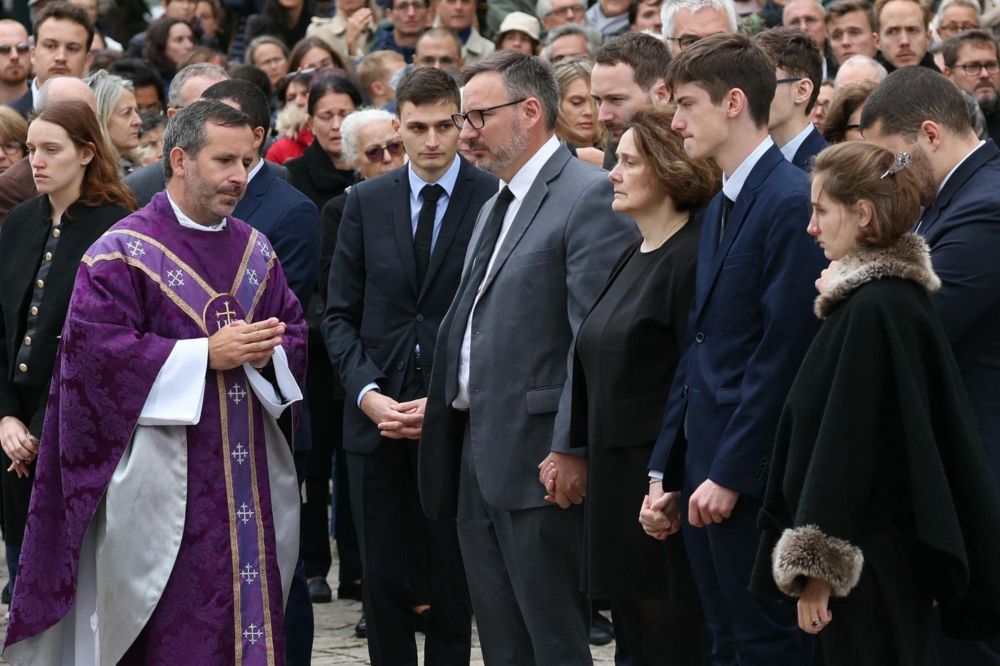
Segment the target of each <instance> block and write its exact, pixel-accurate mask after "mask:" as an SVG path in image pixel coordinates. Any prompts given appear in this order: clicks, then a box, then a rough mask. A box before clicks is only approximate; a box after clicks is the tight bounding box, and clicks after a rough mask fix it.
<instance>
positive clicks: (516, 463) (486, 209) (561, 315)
mask: <svg viewBox="0 0 1000 666" xmlns="http://www.w3.org/2000/svg"><path fill="white" fill-rule="evenodd" d="M611 199H612V189H611V184H610V183H609V182H608V179H607V172H605V171H603V170H602V169H598V168H595V167H593V166H590V165H588V164H585V163H584V162H581V161H580V160H578V159H576V158H574V157H572V156H571V155H570V153H569V151H567V150H566V148H565V147H562V146H560V147H559V149H558V150H557V151H556V153H555V154H554V155H553V156H552V157H551V158H550V159H549V161H548V162H546V164H545V166H543V167H542V170H541V172H540V173H539V175H538V177H537V178H536V180H535V182H534V184H533V185H532V186H531V189H530V190H529V191H528V194H527V196H526V197H525V200H524V202H523V203H522V205H521V207H520V209H519V210H518V212H517V215H516V216H515V218H514V220H513V222H512V224H511V227H510V230H509V231H508V233H507V236H506V237H505V238H504V240H503V243H502V244H501V246H500V249H499V251H498V253H497V257H496V260H495V261H494V264H493V267H492V269H491V271H490V273H489V275H487V276H486V278H485V286H484V289H483V294H482V296H481V297H480V300H479V303H478V304H477V305H476V308H475V310H474V311H473V315H472V331H473V335H472V349H471V366H470V372H469V398H470V409H469V412H468V413H467V414H466V413H464V412H459V411H457V410H455V409H453V408H452V407H451V404H452V402H453V401H454V400H455V396H456V395H457V394H458V364H459V354H460V350H461V346H462V338H463V336H464V333H465V327H466V321H457V320H456V319H455V318H454V314H455V309H456V307H457V304H458V303H460V302H461V300H462V296H463V294H464V293H466V292H467V291H468V290H473V291H474V290H476V289H477V288H478V285H475V284H470V283H469V273H470V268H471V265H470V264H471V259H472V257H474V256H475V253H476V248H477V247H478V245H479V239H480V235H481V233H482V228H483V225H484V224H485V222H486V220H488V219H489V216H490V214H491V213H492V211H493V206H494V204H495V202H496V197H495V196H494V197H493V198H492V199H490V200H489V201H488V202H487V203H486V204H485V205H484V206H483V209H482V211H480V214H479V219H478V220H477V222H476V229H475V231H474V232H473V235H472V239H471V240H470V242H469V250H468V253H467V254H466V260H465V266H464V268H463V271H462V281H461V283H460V284H459V287H458V292H457V293H456V295H455V300H454V301H453V302H452V306H451V308H450V309H449V311H448V314H447V315H445V318H444V320H443V321H442V323H441V328H440V330H439V333H438V338H437V347H436V351H435V357H436V358H437V359H438V360H437V362H436V363H435V364H434V367H433V371H432V376H431V383H430V389H429V393H428V399H427V407H426V413H425V416H424V426H423V436H422V438H421V440H420V459H419V479H420V497H421V501H422V503H423V506H424V511H425V512H426V513H427V515H429V516H430V517H432V518H438V519H450V518H454V517H455V511H456V503H457V497H458V475H459V461H460V459H461V453H462V437H463V432H464V427H465V423H466V418H468V419H470V427H471V437H472V440H471V441H472V451H471V454H472V457H473V461H474V466H475V469H476V478H477V480H478V482H479V486H480V488H481V489H482V493H483V496H484V497H485V498H486V501H487V502H489V503H490V504H491V505H493V506H494V507H496V508H499V509H502V510H515V509H527V508H532V507H539V506H546V502H545V501H544V495H545V493H544V490H543V488H542V487H541V486H540V485H539V483H538V469H537V465H538V463H539V462H541V461H542V459H543V458H544V457H545V456H546V455H548V453H549V451H552V450H555V451H568V450H569V421H570V399H571V391H570V390H569V383H568V382H567V368H568V367H569V362H570V360H571V352H572V347H571V343H572V341H573V336H574V335H575V334H576V330H577V328H578V327H579V325H580V323H581V322H582V321H583V318H584V317H585V316H586V314H587V312H588V311H589V310H590V307H591V306H592V305H593V303H594V301H595V300H596V298H597V296H598V295H599V294H600V292H601V290H602V289H603V288H604V286H605V283H606V282H607V279H608V276H609V274H610V272H611V269H612V267H613V266H614V264H615V262H616V261H617V260H618V259H619V258H620V256H621V254H622V252H624V250H625V248H626V247H627V246H628V245H629V244H630V243H631V242H632V241H633V240H635V239H637V238H638V231H637V229H636V227H635V224H634V223H633V222H632V221H631V220H629V219H627V218H624V217H621V216H618V215H616V214H614V213H613V212H612V211H611Z"/></svg>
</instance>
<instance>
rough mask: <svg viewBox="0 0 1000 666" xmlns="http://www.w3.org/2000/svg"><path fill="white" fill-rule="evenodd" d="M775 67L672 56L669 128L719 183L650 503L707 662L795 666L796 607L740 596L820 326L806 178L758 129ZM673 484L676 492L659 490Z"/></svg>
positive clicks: (742, 56)
mask: <svg viewBox="0 0 1000 666" xmlns="http://www.w3.org/2000/svg"><path fill="white" fill-rule="evenodd" d="M774 71H775V69H774V65H773V64H772V63H771V62H770V60H769V59H768V57H767V55H766V54H765V53H764V51H763V50H762V49H761V48H760V47H759V46H757V45H756V44H754V43H753V41H752V40H750V39H749V38H747V37H744V36H742V35H713V36H711V37H706V38H704V39H702V40H699V41H698V42H697V43H695V44H694V45H692V46H690V47H689V48H686V49H684V51H683V52H682V53H681V54H680V55H679V56H678V57H677V58H676V59H675V60H674V61H673V62H672V63H671V66H670V70H669V73H668V78H669V81H668V85H669V86H670V87H671V89H672V90H673V95H674V99H675V100H676V102H677V112H676V115H675V116H674V122H673V127H674V129H675V130H676V131H678V132H679V133H680V134H681V136H683V137H684V148H685V150H686V151H687V152H688V154H689V155H691V156H692V157H696V158H706V157H710V158H713V159H714V160H715V161H716V162H717V163H718V164H719V166H720V167H721V168H722V172H723V186H722V192H720V193H719V194H718V195H716V197H715V198H714V199H712V201H711V203H710V204H709V205H708V208H707V209H706V211H705V217H704V220H705V223H704V226H703V227H702V237H701V243H700V245H699V256H698V271H697V276H696V285H695V301H694V305H693V306H692V312H691V316H690V317H689V319H688V322H689V326H690V330H689V336H690V338H689V340H690V347H689V348H688V351H687V352H686V353H685V356H684V358H683V359H682V360H681V363H680V365H678V368H677V373H676V375H675V376H674V381H673V385H672V387H671V394H670V399H669V400H668V403H667V413H666V416H665V418H664V425H663V429H662V431H661V433H660V436H659V438H658V440H657V443H656V447H655V448H654V451H653V456H652V458H651V460H650V477H651V479H650V482H651V483H650V498H651V499H652V500H653V504H654V506H655V507H657V508H659V507H661V506H664V505H668V504H669V505H670V506H677V507H680V518H681V524H682V530H683V532H684V542H685V545H686V547H687V549H688V553H689V556H690V559H691V565H692V569H693V571H694V575H695V580H696V583H697V586H698V593H699V596H700V598H701V603H702V607H703V608H704V611H705V620H706V623H707V625H708V627H709V631H710V634H711V639H712V647H711V653H710V658H709V661H708V663H710V664H712V665H713V666H715V665H719V666H721V665H723V664H725V665H727V666H728V665H735V664H753V665H758V664H760V665H763V664H767V666H784V665H788V666H802V665H803V664H805V663H806V662H807V654H806V651H805V648H804V644H803V636H802V634H801V633H800V632H799V630H798V628H797V624H796V613H795V607H794V606H793V605H791V604H790V603H787V602H786V601H782V600H774V599H766V598H762V597H758V596H756V595H754V594H752V593H751V592H749V591H748V590H747V584H748V582H749V578H750V571H751V568H752V566H753V562H754V558H755V555H756V550H757V543H758V540H759V536H760V533H759V531H758V529H757V513H758V510H759V508H760V497H761V495H762V493H763V490H764V484H765V482H766V480H767V473H768V464H769V460H770V456H771V448H772V445H773V441H774V431H775V428H776V426H777V420H778V415H779V412H780V410H781V406H782V403H783V402H784V400H785V395H786V393H787V392H788V388H789V386H790V385H791V382H792V379H793V377H794V376H795V373H796V371H797V370H798V367H799V362H800V361H801V359H802V355H803V354H804V353H805V350H806V348H807V347H808V345H809V343H810V341H811V339H812V337H813V334H814V333H815V331H816V329H817V326H818V322H817V319H816V316H815V315H814V314H813V309H812V302H813V298H814V297H815V295H816V292H815V288H814V286H813V283H814V281H815V280H816V278H817V277H819V275H820V271H821V270H822V269H823V267H824V265H825V262H824V260H823V255H822V253H821V252H820V251H819V248H817V247H816V245H815V243H814V242H813V241H812V239H811V238H809V236H808V234H806V225H807V223H808V221H809V184H808V182H807V179H806V175H805V174H804V173H803V172H802V171H801V170H800V169H798V168H796V167H794V166H792V165H791V164H790V163H789V162H788V161H787V160H786V159H785V158H784V157H783V156H782V154H781V151H780V150H778V148H777V147H776V146H775V145H774V142H773V141H772V140H771V137H770V136H768V130H767V124H768V123H767V121H768V109H769V108H770V106H771V100H772V98H773V96H774V90H775V85H776V84H775V74H774ZM677 491H680V493H681V495H680V500H681V501H680V502H678V501H677V499H676V496H671V495H669V494H668V495H664V492H667V493H671V492H677Z"/></svg>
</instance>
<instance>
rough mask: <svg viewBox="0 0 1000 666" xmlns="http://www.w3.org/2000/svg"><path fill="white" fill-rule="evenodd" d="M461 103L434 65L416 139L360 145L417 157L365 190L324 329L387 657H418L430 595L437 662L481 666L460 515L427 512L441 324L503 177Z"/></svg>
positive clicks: (408, 110) (416, 103)
mask: <svg viewBox="0 0 1000 666" xmlns="http://www.w3.org/2000/svg"><path fill="white" fill-rule="evenodd" d="M460 101H461V98H460V94H459V90H458V84H457V83H456V81H455V80H454V79H453V78H452V77H451V76H450V75H449V74H447V73H446V72H444V71H441V70H439V69H436V68H433V67H422V68H417V69H415V70H413V71H412V72H410V73H409V74H407V75H406V76H405V77H404V78H403V80H402V81H401V82H400V84H399V86H398V87H397V88H396V103H397V113H398V119H394V120H393V123H394V125H395V127H396V128H397V129H398V130H399V135H400V137H401V138H402V142H400V140H399V138H391V139H388V140H383V141H379V142H377V144H376V145H363V144H362V143H359V145H358V152H359V153H360V155H359V157H358V160H359V162H364V161H366V160H367V161H369V162H382V161H383V160H386V159H394V158H398V157H399V156H400V155H401V152H402V148H403V146H405V148H406V152H407V154H408V155H409V158H410V162H409V164H407V165H405V166H403V167H402V168H399V169H396V170H394V171H391V172H389V173H386V174H384V175H382V176H379V177H377V178H373V179H370V180H365V181H363V182H361V183H359V184H357V185H355V186H354V187H352V188H351V190H350V192H349V193H348V195H347V201H346V204H345V208H344V213H343V217H342V218H341V220H340V226H339V231H338V233H337V235H336V238H337V245H336V248H335V250H334V253H333V261H332V264H331V267H330V277H329V281H328V285H329V289H328V294H327V310H326V315H325V317H324V320H323V334H324V337H325V340H326V346H327V350H328V351H329V353H330V358H331V360H332V361H333V362H334V365H335V366H336V368H337V369H338V371H339V373H340V379H341V381H342V383H343V386H344V391H345V393H346V394H347V399H346V401H345V408H344V447H345V449H346V451H347V467H348V474H349V475H350V477H349V478H350V488H351V505H352V508H353V510H354V514H355V524H356V526H357V529H358V535H359V537H360V543H361V557H362V562H363V567H362V568H363V571H364V582H363V585H362V590H363V593H364V599H365V608H366V612H367V625H368V627H367V628H368V652H369V655H370V657H371V663H372V664H373V666H380V665H389V666H394V665H396V664H416V663H417V654H416V649H417V648H416V642H415V640H414V635H413V627H414V620H415V615H414V611H415V610H416V609H415V608H413V607H412V606H413V605H414V603H415V602H417V601H420V602H426V603H427V604H429V606H430V609H429V610H424V612H425V613H427V616H426V620H427V621H426V630H425V633H426V637H427V638H426V642H425V645H424V661H425V663H428V664H442V665H444V666H452V665H455V666H459V665H461V666H467V665H468V663H469V658H470V651H471V639H472V609H471V606H470V603H469V593H468V588H467V585H466V582H465V572H464V570H463V568H462V558H461V555H460V552H459V547H458V535H457V533H456V530H455V522H454V521H453V520H451V521H448V520H444V521H438V520H430V519H426V518H424V517H423V515H422V514H421V512H420V509H419V506H420V500H419V497H418V494H417V445H418V442H417V440H418V439H419V437H420V431H421V421H422V418H423V411H424V405H423V403H424V399H425V398H424V396H426V395H427V386H428V382H429V381H430V376H431V368H432V367H433V364H434V361H435V357H434V350H435V344H436V341H437V331H438V325H439V324H440V323H441V319H442V318H443V317H444V314H445V312H446V311H447V309H448V306H449V305H450V304H451V301H452V297H453V296H454V295H455V289H456V288H457V287H458V281H459V277H460V275H461V272H462V262H463V260H464V257H465V252H466V248H467V247H468V244H469V237H470V236H471V235H472V229H473V226H474V224H475V222H476V215H477V214H478V213H479V210H480V208H482V206H483V204H484V203H485V202H486V201H487V200H488V199H489V198H490V197H491V196H493V195H494V194H495V193H496V191H497V180H496V178H494V177H493V176H489V175H487V174H485V173H483V172H481V171H479V170H478V169H476V168H475V167H473V166H472V165H471V164H469V163H468V162H466V161H465V160H464V159H462V158H461V157H459V156H458V154H457V151H458V137H459V131H458V128H457V127H456V126H455V124H454V123H453V121H452V114H455V113H457V112H458V110H459V104H460ZM346 125H347V123H346V122H345V126H346ZM359 135H360V133H359ZM345 140H346V139H345ZM331 203H332V202H331ZM328 207H329V206H328ZM326 214H327V211H326V209H324V217H325V216H326ZM441 362H442V363H443V361H441ZM414 562H416V563H417V567H416V568H418V569H425V570H426V576H427V585H426V590H425V591H426V595H427V598H426V599H420V600H416V599H414V598H413V594H412V593H413V592H415V591H416V590H418V589H420V591H424V590H422V589H421V588H422V587H423V586H421V585H420V583H421V582H422V581H412V580H411V574H410V572H411V571H412V570H413V569H414V566H413V563H414ZM424 563H425V564H424Z"/></svg>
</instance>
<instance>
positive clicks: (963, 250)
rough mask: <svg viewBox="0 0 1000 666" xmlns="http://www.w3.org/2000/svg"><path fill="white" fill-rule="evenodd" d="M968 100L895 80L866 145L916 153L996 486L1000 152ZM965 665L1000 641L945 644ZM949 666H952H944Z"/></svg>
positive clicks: (907, 76)
mask: <svg viewBox="0 0 1000 666" xmlns="http://www.w3.org/2000/svg"><path fill="white" fill-rule="evenodd" d="M966 109H967V107H966V106H965V102H964V101H963V99H962V97H961V94H960V93H959V91H958V89H957V88H956V87H955V85H954V83H952V82H951V81H949V80H948V79H947V78H945V77H944V76H942V75H941V74H938V73H937V72H933V71H931V70H929V69H926V68H923V67H907V68H904V69H900V70H897V71H895V72H893V73H892V74H890V75H889V77H888V78H887V79H886V80H885V81H884V82H882V84H881V85H880V86H879V87H878V88H876V89H875V91H874V92H873V93H872V95H871V97H869V98H868V101H867V102H865V109H864V111H863V112H862V114H861V130H862V132H863V133H864V135H865V140H867V141H871V142H872V143H875V144H877V145H880V146H882V147H883V148H887V149H889V150H892V151H895V152H905V153H908V154H909V155H910V159H911V163H912V166H911V168H913V169H915V170H916V171H917V173H918V174H919V175H920V176H921V178H920V180H921V182H922V183H923V186H924V191H923V192H922V195H923V199H924V201H923V203H924V205H925V206H926V207H925V208H924V213H923V215H921V217H920V220H919V221H918V222H917V224H916V226H915V228H914V231H916V232H917V233H918V234H920V235H921V236H923V237H924V239H925V240H926V241H927V244H928V245H930V248H931V263H932V264H933V266H934V272H935V273H937V274H938V277H940V278H941V289H940V290H939V291H938V292H937V293H936V294H934V295H932V296H931V300H932V302H933V303H934V306H935V307H936V308H937V311H938V313H939V314H940V315H941V323H942V324H943V325H944V330H945V332H946V333H947V334H948V338H949V339H950V340H951V345H952V349H953V350H954V352H955V360H956V361H958V368H959V371H960V372H961V373H962V379H963V381H964V382H965V389H966V391H967V392H968V394H969V398H970V399H971V400H972V406H973V410H974V411H975V413H976V417H977V419H978V421H979V431H980V434H981V435H982V439H983V445H984V446H985V448H986V456H987V460H988V461H989V466H990V472H991V473H992V474H993V479H994V480H995V481H996V482H997V484H1000V262H997V248H998V247H1000V187H998V185H1000V149H998V148H997V145H996V144H995V143H993V141H992V140H988V141H980V140H979V139H978V137H976V133H975V131H974V130H973V129H972V125H971V124H970V122H969V114H968V112H967V110H966ZM938 651H939V653H940V655H941V657H946V658H947V663H949V664H955V665H957V666H965V665H966V664H968V665H969V666H972V665H973V664H975V665H976V666H979V665H981V664H990V665H993V664H1000V642H998V641H993V642H991V643H989V644H987V643H972V642H965V641H954V640H950V639H947V638H944V637H940V636H939V637H938ZM942 663H944V662H942Z"/></svg>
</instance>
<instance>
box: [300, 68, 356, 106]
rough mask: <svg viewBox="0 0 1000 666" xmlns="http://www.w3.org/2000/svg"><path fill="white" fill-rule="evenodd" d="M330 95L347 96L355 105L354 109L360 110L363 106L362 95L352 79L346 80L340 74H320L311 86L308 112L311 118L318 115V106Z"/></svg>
mask: <svg viewBox="0 0 1000 666" xmlns="http://www.w3.org/2000/svg"><path fill="white" fill-rule="evenodd" d="M330 93H336V94H339V95H347V96H348V97H350V98H351V101H352V102H353V103H354V108H358V107H360V106H361V104H362V101H361V93H360V92H359V91H358V87H357V86H356V85H354V84H353V83H352V82H351V80H350V79H345V78H344V77H343V76H340V75H338V74H318V75H316V77H315V78H313V80H312V83H310V84H309V102H308V103H307V107H308V108H307V111H308V112H309V115H310V116H311V115H313V114H314V113H316V104H317V103H319V101H320V100H321V99H322V98H324V97H326V96H327V95H329V94H330Z"/></svg>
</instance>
